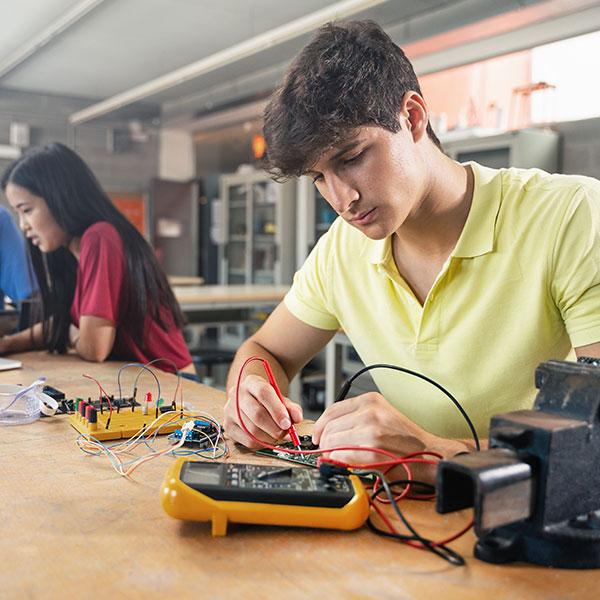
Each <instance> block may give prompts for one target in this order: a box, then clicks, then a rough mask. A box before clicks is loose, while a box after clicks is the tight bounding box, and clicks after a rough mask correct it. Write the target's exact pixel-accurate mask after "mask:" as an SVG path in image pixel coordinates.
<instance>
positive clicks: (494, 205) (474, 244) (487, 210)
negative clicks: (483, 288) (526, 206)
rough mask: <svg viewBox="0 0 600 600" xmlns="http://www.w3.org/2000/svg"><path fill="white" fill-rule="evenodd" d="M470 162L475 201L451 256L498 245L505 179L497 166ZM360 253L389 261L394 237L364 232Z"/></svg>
mask: <svg viewBox="0 0 600 600" xmlns="http://www.w3.org/2000/svg"><path fill="white" fill-rule="evenodd" d="M466 164H469V165H470V166H471V169H472V170H473V176H474V184H473V202H472V203H471V209H470V210H469V216H468V217H467V221H466V223H465V226H464V228H463V230H462V233H461V234H460V237H459V238H458V242H457V244H456V247H455V248H454V250H453V251H452V253H451V256H455V257H457V258H473V257H475V256H481V255H482V254H487V253H488V252H491V251H492V250H493V249H494V237H495V231H496V218H497V216H498V211H499V210H500V200H501V193H502V181H501V178H500V177H499V176H498V171H497V169H490V168H489V167H484V166H482V165H479V164H477V163H474V162H469V163H466ZM360 254H361V256H363V257H365V258H366V259H367V260H368V261H369V262H370V263H373V264H383V263H386V262H387V261H388V260H389V259H390V256H391V237H387V238H385V239H383V240H372V239H370V238H368V237H366V236H364V242H363V246H362V249H361V252H360Z"/></svg>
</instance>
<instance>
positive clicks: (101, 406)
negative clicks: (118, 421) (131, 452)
mask: <svg viewBox="0 0 600 600" xmlns="http://www.w3.org/2000/svg"><path fill="white" fill-rule="evenodd" d="M57 391H58V390H57ZM59 393H60V394H62V392H59ZM77 400H82V398H76V399H75V400H72V399H67V398H65V397H64V394H63V398H62V399H58V398H57V401H58V409H57V411H56V414H63V415H70V414H72V413H74V412H75V411H76V410H77ZM110 401H111V403H112V407H113V409H116V410H120V409H123V408H131V407H132V406H140V403H139V402H137V401H136V400H135V399H134V398H131V397H127V398H122V399H121V400H118V399H115V397H114V396H111V397H110ZM86 402H87V403H88V404H91V405H92V406H93V407H94V408H95V409H96V410H99V411H101V412H102V411H104V410H106V411H108V410H109V404H108V400H107V399H106V398H105V397H104V396H103V397H102V401H100V400H92V399H91V398H88V399H87V400H86ZM163 409H165V410H163ZM160 410H161V412H165V411H171V410H173V408H172V406H171V405H170V404H169V405H167V406H161V407H160Z"/></svg>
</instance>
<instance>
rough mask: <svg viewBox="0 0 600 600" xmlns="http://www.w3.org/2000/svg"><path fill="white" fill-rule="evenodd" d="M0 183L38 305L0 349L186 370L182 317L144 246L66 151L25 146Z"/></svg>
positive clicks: (187, 356)
mask: <svg viewBox="0 0 600 600" xmlns="http://www.w3.org/2000/svg"><path fill="white" fill-rule="evenodd" d="M0 185H1V187H2V190H3V191H4V193H5V195H6V198H7V199H8V202H9V203H10V205H11V206H12V208H13V209H14V210H15V211H16V213H17V214H18V217H19V225H20V227H21V230H22V231H23V233H24V234H25V236H26V238H27V241H28V246H29V250H30V253H31V259H32V262H33V267H34V271H35V274H36V276H37V280H38V282H39V288H40V292H41V296H42V306H43V318H42V320H41V322H39V323H37V324H35V325H33V327H31V328H30V329H28V330H25V331H22V332H20V333H18V334H15V335H12V336H9V337H5V338H3V339H1V340H0V353H3V354H8V353H12V352H20V351H25V350H29V349H32V348H39V347H46V348H48V349H49V350H50V351H51V352H59V353H64V352H65V351H66V350H67V347H68V346H69V345H70V346H73V347H74V348H75V350H76V351H77V353H78V354H79V355H80V356H81V357H82V358H84V359H86V360H91V361H98V362H100V361H103V360H105V359H107V358H114V359H119V360H135V361H138V362H148V361H150V360H153V359H155V358H168V359H170V360H172V361H173V362H174V363H175V364H176V365H177V368H178V369H184V370H185V371H189V372H193V364H192V359H191V356H190V353H189V351H188V349H187V347H186V345H185V342H184V339H183V336H182V334H181V327H182V325H183V323H184V319H183V315H182V313H181V310H180V308H179V305H178V304H177V301H176V300H175V297H174V296H173V292H172V290H171V288H170V287H169V283H168V282H167V278H166V276H165V274H164V272H163V271H162V269H161V267H160V265H159V263H158V261H157V259H156V256H155V255H154V252H153V250H152V248H151V247H150V245H149V244H148V243H147V242H146V240H145V239H144V238H143V237H142V235H141V234H140V233H139V232H138V231H137V229H136V228H135V227H134V226H133V225H132V224H131V223H130V222H129V221H128V220H127V219H126V218H125V217H124V216H123V215H122V214H121V213H120V212H119V211H118V210H117V208H116V207H115V206H114V205H113V204H112V202H111V201H110V200H109V198H108V196H107V195H106V194H105V192H104V191H103V190H102V188H101V186H100V184H99V182H98V180H97V179H96V177H95V176H94V174H93V173H92V171H91V170H90V169H89V167H88V166H87V165H86V163H85V162H84V161H83V160H82V159H81V158H80V157H79V156H78V155H77V154H76V153H75V152H73V151H72V150H71V149H69V148H67V147H66V146H64V145H63V144H59V143H54V144H50V145H49V146H45V147H42V148H33V149H31V150H29V151H28V152H26V153H25V154H24V155H23V156H22V157H21V158H19V159H18V160H16V161H15V162H13V163H12V164H10V165H9V167H8V168H7V169H6V171H5V172H4V174H3V175H2V180H1V182H0ZM157 366H159V367H160V368H162V369H164V370H168V371H172V370H173V367H172V365H171V364H170V363H169V362H167V361H161V362H159V363H158V364H157ZM186 367H187V368H186Z"/></svg>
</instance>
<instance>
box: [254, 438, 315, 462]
mask: <svg viewBox="0 0 600 600" xmlns="http://www.w3.org/2000/svg"><path fill="white" fill-rule="evenodd" d="M277 447H278V448H282V450H271V448H261V449H260V450H257V451H256V453H257V454H262V455H264V456H270V457H271V458H279V459H281V460H286V461H288V462H293V463H296V464H300V465H305V466H307V467H315V468H316V466H317V459H318V458H319V456H320V454H305V455H304V458H303V457H302V456H301V455H300V454H291V453H290V452H285V450H284V449H286V448H289V449H291V450H297V448H296V446H294V445H293V444H292V442H286V443H284V444H278V445H277ZM300 449H301V450H318V449H319V447H318V446H315V445H314V444H313V443H312V438H311V436H310V435H301V436H300Z"/></svg>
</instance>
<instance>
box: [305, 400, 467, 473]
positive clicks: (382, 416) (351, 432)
mask: <svg viewBox="0 0 600 600" xmlns="http://www.w3.org/2000/svg"><path fill="white" fill-rule="evenodd" d="M313 442H314V443H315V444H318V445H319V447H320V448H322V449H327V448H339V447H342V446H361V447H369V448H380V449H382V450H387V451H388V452H392V453H393V454H395V455H396V456H400V457H401V456H403V455H405V454H410V453H412V452H423V451H431V452H437V453H439V454H441V455H443V456H452V455H454V454H457V453H458V452H463V451H465V450H467V446H466V444H464V443H463V442H461V441H460V440H446V439H443V438H440V437H437V436H435V435H433V434H431V433H428V432H427V431H425V430H424V429H422V428H421V427H419V426H418V425H416V424H415V423H413V422H412V421H411V420H410V419H408V418H407V417H405V416H404V415H403V414H402V413H401V412H400V411H399V410H398V409H397V408H394V407H393V406H392V405H391V404H390V403H389V402H388V401H387V400H386V399H385V398H384V397H383V396H382V395H381V394H379V393H377V392H369V393H366V394H362V395H360V396H356V397H354V398H349V399H348V400H344V401H342V402H338V403H336V404H333V405H331V406H329V407H328V408H327V409H326V410H325V412H324V413H323V414H322V415H321V417H319V420H318V421H317V422H316V423H315V428H314V430H313ZM328 457H329V458H333V459H335V460H339V461H342V462H346V463H350V464H356V465H359V464H366V463H372V462H381V461H386V460H389V458H388V457H387V456H386V455H385V454H380V453H374V452H364V451H360V450H336V451H335V452H331V453H328ZM424 458H429V457H427V456H426V457H424ZM411 471H412V472H413V475H414V477H415V478H416V479H423V480H425V481H433V480H434V478H435V468H434V467H422V468H415V467H414V466H411ZM396 473H397V474H398V475H399V476H401V477H402V473H401V472H400V471H396Z"/></svg>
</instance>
